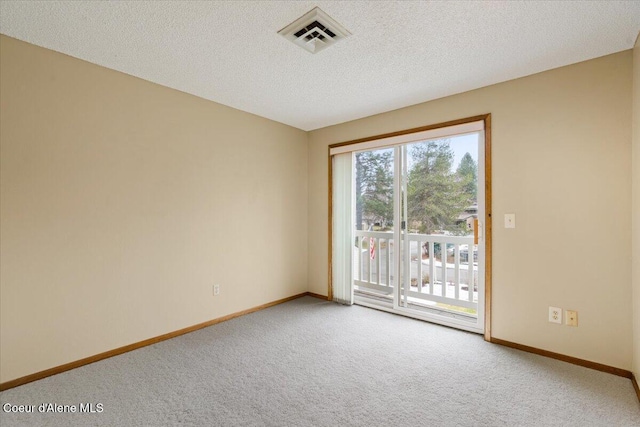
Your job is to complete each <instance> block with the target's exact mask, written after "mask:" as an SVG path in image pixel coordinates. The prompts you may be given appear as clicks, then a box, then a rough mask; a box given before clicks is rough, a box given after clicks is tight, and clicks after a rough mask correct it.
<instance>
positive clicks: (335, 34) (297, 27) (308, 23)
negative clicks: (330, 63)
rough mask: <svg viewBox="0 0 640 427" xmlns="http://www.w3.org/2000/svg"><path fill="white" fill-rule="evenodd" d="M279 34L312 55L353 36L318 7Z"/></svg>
mask: <svg viewBox="0 0 640 427" xmlns="http://www.w3.org/2000/svg"><path fill="white" fill-rule="evenodd" d="M278 34H280V35H282V36H284V37H285V38H287V39H289V40H291V41H292V42H294V43H295V44H297V45H298V46H300V47H302V48H303V49H305V50H308V51H309V52H311V53H318V52H320V51H321V50H322V49H324V48H327V47H329V46H331V45H332V44H334V43H336V42H338V41H340V40H342V39H343V38H345V37H349V36H350V35H351V33H350V32H349V31H347V30H346V29H345V28H344V27H343V26H342V25H340V24H338V23H337V22H336V21H335V19H333V18H332V17H330V16H329V15H327V14H326V13H324V12H323V11H322V10H320V8H318V7H315V8H313V9H312V10H310V11H309V12H307V13H305V14H304V15H302V16H301V17H300V18H298V19H296V20H295V21H293V22H292V23H291V24H289V25H287V26H286V27H284V28H283V29H281V30H280V31H278Z"/></svg>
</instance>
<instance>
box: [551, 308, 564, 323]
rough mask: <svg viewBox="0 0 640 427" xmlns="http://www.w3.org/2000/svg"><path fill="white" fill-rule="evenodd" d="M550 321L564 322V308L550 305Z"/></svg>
mask: <svg viewBox="0 0 640 427" xmlns="http://www.w3.org/2000/svg"><path fill="white" fill-rule="evenodd" d="M549 322H551V323H559V324H562V309H561V308H559V307H549Z"/></svg>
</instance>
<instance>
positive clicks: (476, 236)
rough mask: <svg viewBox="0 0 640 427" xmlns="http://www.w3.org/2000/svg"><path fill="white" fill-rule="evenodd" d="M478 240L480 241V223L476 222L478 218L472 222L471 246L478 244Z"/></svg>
mask: <svg viewBox="0 0 640 427" xmlns="http://www.w3.org/2000/svg"><path fill="white" fill-rule="evenodd" d="M478 239H482V223H481V222H480V221H478V218H474V220H473V244H474V245H477V244H478Z"/></svg>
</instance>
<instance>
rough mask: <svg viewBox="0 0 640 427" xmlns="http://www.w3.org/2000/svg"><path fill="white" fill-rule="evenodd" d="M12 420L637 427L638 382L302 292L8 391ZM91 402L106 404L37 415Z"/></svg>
mask: <svg viewBox="0 0 640 427" xmlns="http://www.w3.org/2000/svg"><path fill="white" fill-rule="evenodd" d="M0 403H1V404H2V405H4V404H5V403H11V404H13V405H34V406H35V410H36V413H34V414H25V413H23V414H19V413H18V414H14V413H5V412H4V411H1V410H0V424H1V425H2V426H3V427H8V426H236V425H241V426H389V425H392V426H396V427H397V426H580V427H585V426H607V427H608V426H630V427H631V426H640V403H638V400H637V397H636V395H635V392H634V390H633V386H632V384H631V381H630V380H628V379H626V378H621V377H617V376H614V375H610V374H606V373H603V372H598V371H594V370H591V369H587V368H583V367H580V366H575V365H571V364H568V363H564V362H560V361H557V360H553V359H548V358H544V357H541V356H537V355H533V354H529V353H525V352H521V351H518V350H514V349H511V348H507V347H503V346H499V345H495V344H490V343H487V342H485V341H484V340H483V339H482V337H480V336H479V335H475V334H471V333H467V332H462V331H457V330H454V329H449V328H446V327H442V326H437V325H433V324H429V323H426V322H421V321H416V320H412V319H408V318H405V317H401V316H396V315H393V314H389V313H385V312H381V311H376V310H372V309H368V308H364V307H358V306H351V307H346V306H341V305H338V304H334V303H331V302H326V301H322V300H319V299H315V298H312V297H304V298H300V299H297V300H294V301H290V302H287V303H285V304H281V305H278V306H274V307H271V308H268V309H266V310H262V311H259V312H256V313H253V314H250V315H246V316H242V317H238V318H235V319H232V320H229V321H227V322H224V323H220V324H217V325H214V326H211V327H208V328H205V329H201V330H199V331H196V332H192V333H190V334H187V335H183V336H181V337H178V338H174V339H171V340H168V341H164V342H161V343H158V344H155V345H152V346H149V347H145V348H142V349H139V350H135V351H133V352H130V353H126V354H123V355H120V356H116V357H113V358H110V359H106V360H103V361H100V362H97V363H94V364H91V365H87V366H84V367H81V368H78V369H75V370H72V371H68V372H65V373H62V374H59V375H56V376H53V377H49V378H45V379H43V380H40V381H36V382H33V383H30V384H25V385H23V386H20V387H16V388H14V389H10V390H6V391H4V392H2V393H0ZM41 403H56V404H61V405H76V406H78V405H79V404H80V403H83V404H86V403H92V404H94V406H93V409H94V410H96V409H97V408H98V407H97V406H96V404H98V403H100V404H102V412H95V413H39V412H37V411H38V405H40V404H41Z"/></svg>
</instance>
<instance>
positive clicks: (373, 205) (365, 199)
mask: <svg viewBox="0 0 640 427" xmlns="http://www.w3.org/2000/svg"><path fill="white" fill-rule="evenodd" d="M392 161H393V153H392V151H391V150H377V151H366V152H362V153H358V154H356V228H357V229H358V230H361V229H362V222H363V220H365V219H366V220H367V221H369V222H370V223H374V222H379V223H381V224H388V223H390V222H392V221H393V173H392V168H391V164H392Z"/></svg>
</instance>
